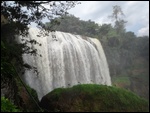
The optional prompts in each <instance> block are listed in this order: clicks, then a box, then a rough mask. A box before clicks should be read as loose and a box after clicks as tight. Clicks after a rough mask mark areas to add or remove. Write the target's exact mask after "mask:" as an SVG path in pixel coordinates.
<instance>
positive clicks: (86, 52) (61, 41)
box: [20, 28, 111, 100]
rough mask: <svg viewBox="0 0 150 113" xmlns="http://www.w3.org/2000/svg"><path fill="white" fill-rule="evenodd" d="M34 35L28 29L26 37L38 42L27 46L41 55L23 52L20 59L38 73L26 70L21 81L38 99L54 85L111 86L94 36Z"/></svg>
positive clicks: (98, 44)
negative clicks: (34, 92) (91, 84)
mask: <svg viewBox="0 0 150 113" xmlns="http://www.w3.org/2000/svg"><path fill="white" fill-rule="evenodd" d="M38 34H39V30H38V29H36V28H30V29H29V36H28V37H29V39H35V40H37V42H39V43H41V44H42V45H41V46H39V45H34V44H33V45H29V46H31V47H33V48H34V49H37V53H38V54H41V55H42V57H40V56H33V55H32V56H31V55H29V54H24V55H23V60H24V62H25V63H28V64H29V65H31V66H34V67H37V69H38V72H39V74H38V75H37V74H36V73H35V72H34V70H26V71H25V74H24V80H25V82H26V83H27V84H28V85H29V86H30V87H32V88H34V89H35V90H36V91H37V94H38V98H39V100H41V98H42V97H43V96H44V95H46V94H47V93H49V92H50V91H52V90H53V89H55V88H58V87H70V86H73V85H76V84H85V83H95V84H105V85H111V79H110V75H109V69H108V65H107V61H106V58H105V54H104V51H103V48H102V46H101V44H100V42H99V41H98V40H97V39H93V38H88V37H82V36H79V35H73V34H70V33H63V32H58V31H56V32H53V33H52V32H51V33H49V36H44V37H42V36H41V37H37V35H38ZM20 38H21V37H20Z"/></svg>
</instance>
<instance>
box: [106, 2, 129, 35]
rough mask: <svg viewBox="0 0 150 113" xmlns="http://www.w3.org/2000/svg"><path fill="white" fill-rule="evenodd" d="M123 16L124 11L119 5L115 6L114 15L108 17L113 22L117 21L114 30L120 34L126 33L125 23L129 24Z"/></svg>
mask: <svg viewBox="0 0 150 113" xmlns="http://www.w3.org/2000/svg"><path fill="white" fill-rule="evenodd" d="M123 16H125V15H124V13H123V11H122V10H121V7H120V6H118V5H115V6H113V13H112V15H110V16H108V17H109V18H111V19H112V20H113V21H114V20H115V26H114V28H115V29H116V31H117V33H118V34H120V33H123V32H125V23H127V21H125V20H123V19H122V17H123Z"/></svg>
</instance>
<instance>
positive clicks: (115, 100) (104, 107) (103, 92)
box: [40, 84, 148, 112]
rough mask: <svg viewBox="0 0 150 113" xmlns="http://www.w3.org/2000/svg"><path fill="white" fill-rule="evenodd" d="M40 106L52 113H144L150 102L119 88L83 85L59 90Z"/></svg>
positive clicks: (47, 97) (43, 99)
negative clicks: (121, 112) (58, 112)
mask: <svg viewBox="0 0 150 113" xmlns="http://www.w3.org/2000/svg"><path fill="white" fill-rule="evenodd" d="M40 106H41V107H42V108H43V109H45V110H46V111H50V112H57V111H60V112H86V111H87V112H97V111H99V112H103V111H104V112H120V111H123V112H140V111H141V112H143V111H148V102H147V101H146V100H144V99H143V98H140V97H139V96H137V95H136V94H134V93H132V92H130V91H128V90H125V89H121V88H117V87H112V86H106V85H96V84H82V85H76V86H73V87H72V88H58V89H55V90H53V91H52V92H50V93H48V94H47V95H45V96H44V97H43V98H42V100H41V102H40Z"/></svg>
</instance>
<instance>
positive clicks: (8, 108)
mask: <svg viewBox="0 0 150 113" xmlns="http://www.w3.org/2000/svg"><path fill="white" fill-rule="evenodd" d="M1 112H21V110H19V109H18V108H17V106H15V105H14V104H13V103H12V102H10V101H9V100H8V99H7V98H5V97H1Z"/></svg>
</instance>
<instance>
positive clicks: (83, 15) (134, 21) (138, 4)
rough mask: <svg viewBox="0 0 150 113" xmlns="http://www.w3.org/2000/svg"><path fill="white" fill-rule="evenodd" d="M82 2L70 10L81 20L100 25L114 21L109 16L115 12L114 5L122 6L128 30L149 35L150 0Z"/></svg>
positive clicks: (140, 34) (141, 34) (138, 34)
mask: <svg viewBox="0 0 150 113" xmlns="http://www.w3.org/2000/svg"><path fill="white" fill-rule="evenodd" d="M80 2H81V4H78V5H76V6H75V7H74V8H72V9H70V10H68V12H69V13H70V14H73V15H74V16H75V17H78V18H80V20H85V21H87V20H89V19H90V20H92V21H94V22H95V23H98V24H99V25H102V24H104V23H106V24H109V23H113V22H112V20H111V19H110V18H108V16H110V15H111V14H112V12H113V6H115V5H118V6H120V7H121V9H122V11H123V13H124V15H125V17H124V20H126V21H127V23H126V31H132V32H134V33H135V34H136V35H137V36H145V35H146V36H149V1H80Z"/></svg>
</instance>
